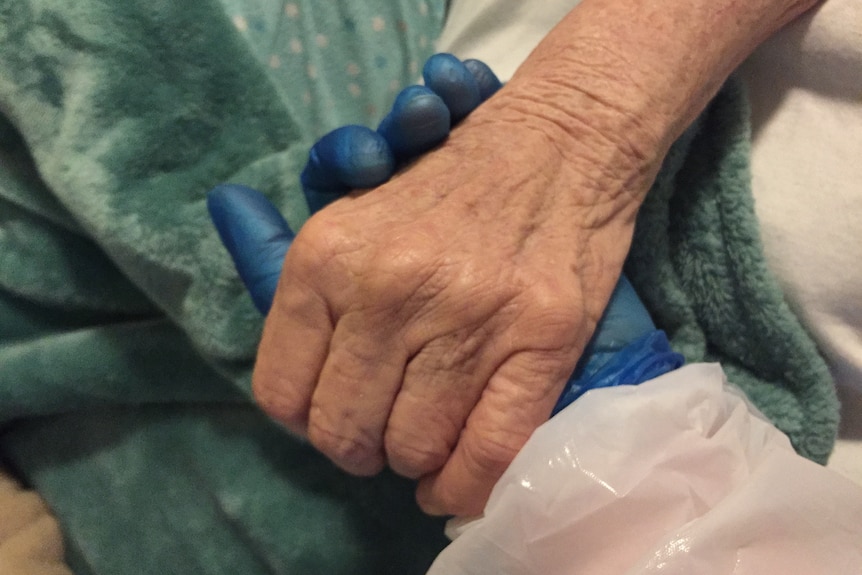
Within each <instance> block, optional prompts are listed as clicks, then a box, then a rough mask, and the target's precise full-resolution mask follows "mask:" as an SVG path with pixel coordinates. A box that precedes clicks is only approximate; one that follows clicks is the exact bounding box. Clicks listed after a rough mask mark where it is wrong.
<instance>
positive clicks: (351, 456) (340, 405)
mask: <svg viewBox="0 0 862 575" xmlns="http://www.w3.org/2000/svg"><path fill="white" fill-rule="evenodd" d="M386 315H388V314H382V317H385V316H386ZM407 357H408V355H407V352H406V350H405V349H404V347H403V345H402V344H401V342H400V341H399V340H398V338H397V337H396V336H395V335H394V332H393V330H391V329H389V324H388V323H387V322H386V321H385V320H384V319H376V318H374V317H371V316H370V315H369V314H368V313H358V312H357V313H352V314H347V315H345V316H343V317H342V318H340V320H339V322H338V325H337V326H336V328H335V333H334V334H333V336H332V342H331V345H330V349H329V356H328V358H327V360H326V363H325V364H324V366H323V369H322V371H321V374H320V381H319V383H318V385H317V389H316V390H315V392H314V396H313V398H312V403H311V409H310V418H309V425H308V437H309V440H310V441H311V443H312V444H313V445H314V446H315V447H316V448H317V449H318V450H320V451H321V452H322V453H324V454H325V455H327V456H328V457H329V458H330V459H331V460H332V461H333V462H334V463H335V464H336V465H338V466H339V467H341V468H342V469H344V470H346V471H348V472H349V473H353V474H356V475H373V474H375V473H378V472H379V471H381V470H382V469H383V467H384V465H385V463H386V461H385V457H384V453H383V431H384V429H385V426H386V421H387V419H388V418H389V411H390V409H391V407H392V404H393V401H394V399H395V395H396V394H397V393H398V388H399V386H400V384H401V378H402V377H403V375H404V365H405V364H406V362H407Z"/></svg>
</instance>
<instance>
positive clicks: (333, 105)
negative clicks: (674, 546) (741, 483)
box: [0, 0, 838, 575]
mask: <svg viewBox="0 0 862 575" xmlns="http://www.w3.org/2000/svg"><path fill="white" fill-rule="evenodd" d="M444 13H445V1H443V0H434V1H432V0H427V1H413V0H398V1H392V0H365V1H364V2H348V1H347V0H343V1H336V2H325V3H324V2H315V1H314V0H305V1H292V2H282V1H281V0H278V1H275V0H223V1H221V2H220V1H218V0H195V1H193V2H183V3H179V2H170V1H168V0H155V1H150V2H137V1H134V2H112V1H109V0H76V1H75V2H53V1H51V0H0V453H2V457H3V459H4V461H5V462H6V463H7V464H8V465H9V466H10V467H11V468H13V469H14V470H16V471H17V473H18V475H19V476H20V477H21V478H22V479H23V480H24V481H26V482H28V483H30V484H31V485H33V486H35V487H36V488H37V489H38V490H39V492H40V493H41V494H42V495H43V496H44V497H45V498H46V500H47V501H48V502H49V504H50V505H51V507H52V509H53V510H54V511H55V512H56V513H57V515H58V516H59V518H60V520H61V522H62V524H63V526H64V528H65V532H66V535H67V543H68V548H69V561H70V563H71V564H72V566H73V568H74V570H75V571H76V573H78V574H80V575H86V574H111V575H115V574H119V575H122V574H124V573H135V574H144V575H147V574H157V573H158V574H164V573H196V574H197V573H200V574H220V573H243V574H255V573H262V574H264V573H266V574H272V573H278V574H292V573H303V574H315V573H321V574H323V573H327V574H336V575H342V574H343V575H352V574H357V575H358V574H367V573H381V574H387V573H392V574H396V573H398V574H410V573H417V574H418V573H423V572H424V571H425V569H427V567H428V566H429V565H430V563H431V561H432V559H433V557H434V555H435V554H436V553H437V552H438V551H439V550H440V549H441V548H442V546H443V545H444V544H445V541H444V539H443V535H442V523H441V521H440V520H437V519H431V518H427V517H425V516H423V515H422V514H421V513H420V512H419V510H418V508H417V507H416V505H415V503H414V501H413V495H412V485H411V484H410V482H409V481H406V480H402V479H400V478H397V477H394V476H392V475H390V474H383V475H381V476H380V477H377V478H374V479H357V478H353V477H349V476H346V475H344V474H343V473H341V472H339V471H338V470H337V469H335V468H334V467H333V466H332V465H331V464H329V463H328V462H327V461H326V460H325V459H323V458H322V457H320V456H319V455H317V454H316V453H314V452H313V450H311V449H310V448H309V447H308V446H307V445H305V444H303V443H302V442H300V441H298V440H296V439H294V438H292V437H290V436H289V435H288V434H286V433H285V432H283V431H282V430H281V429H279V428H278V427H277V426H275V425H274V424H272V423H271V422H269V421H268V420H267V419H266V418H265V417H264V416H263V415H262V414H260V413H259V412H258V411H257V410H256V409H255V408H254V406H253V405H252V404H251V401H250V398H249V393H248V392H249V380H250V369H251V364H252V361H253V358H254V351H255V347H256V344H257V340H258V337H259V334H260V329H261V324H262V322H261V318H260V317H259V315H258V314H257V312H256V310H255V309H254V307H253V305H252V304H251V301H250V299H249V298H248V296H247V295H246V293H245V291H244V289H243V288H242V286H241V284H240V282H239V281H238V278H237V277H236V274H235V272H234V270H233V267H232V265H231V262H230V260H229V258H228V256H227V254H226V252H225V251H224V250H223V249H222V247H221V245H220V243H219V241H218V238H217V236H216V234H215V232H214V230H213V228H212V226H211V225H210V223H209V219H208V216H207V213H206V208H205V192H206V191H207V190H208V189H209V188H211V187H212V186H213V185H215V184H217V183H219V182H222V181H233V182H237V183H243V184H247V185H250V186H253V187H256V188H258V189H260V190H262V191H263V192H264V193H266V194H267V195H268V197H270V198H271V199H272V200H273V201H274V202H275V203H276V204H277V205H278V206H279V207H280V208H281V209H282V210H283V212H284V213H285V214H286V217H287V219H288V221H289V222H290V224H291V225H292V226H293V227H294V228H298V227H299V226H300V225H301V224H302V222H303V220H304V219H305V218H306V217H307V210H306V208H305V205H304V202H303V200H302V195H301V193H300V190H299V187H298V173H299V170H300V169H301V167H302V166H303V164H304V162H305V158H306V154H307V150H308V147H309V144H310V143H311V142H312V141H313V140H314V139H315V138H316V137H317V136H319V135H320V134H321V133H322V132H324V131H326V130H328V129H331V128H333V127H335V126H337V125H340V124H343V123H347V122H358V123H369V124H371V123H373V122H375V121H376V120H377V119H379V117H380V114H381V113H382V111H384V110H385V109H386V108H387V106H388V105H389V104H390V102H391V100H392V98H393V97H394V95H395V91H397V89H398V88H399V87H401V86H403V85H406V84H408V83H410V82H411V81H412V80H413V79H414V77H415V76H416V73H417V69H418V64H420V63H421V62H423V61H424V59H425V58H426V57H427V55H429V54H430V50H431V41H432V40H433V38H434V37H435V35H436V34H437V33H438V32H439V29H440V26H441V24H442V21H443V17H444ZM747 126H748V119H747V111H746V107H745V98H744V94H743V93H742V92H741V91H740V89H739V87H738V86H737V85H736V84H734V83H730V84H728V86H726V87H725V89H724V90H723V91H722V93H721V94H720V95H719V97H718V98H717V99H716V100H715V101H714V102H713V104H712V105H711V106H710V108H709V109H708V110H707V111H706V112H705V113H704V114H703V115H702V116H701V118H699V119H698V121H697V122H696V123H695V125H693V126H692V128H691V129H690V130H689V131H688V132H686V134H685V135H684V136H683V137H682V138H681V139H680V140H679V142H677V144H676V145H675V146H674V148H673V149H672V151H671V154H670V155H669V156H668V159H667V161H666V162H665V166H664V168H663V170H662V172H661V174H660V176H659V178H658V180H657V182H656V184H655V186H654V188H653V190H652V191H651V192H650V195H649V197H648V199H647V202H646V204H645V205H644V207H643V209H642V210H641V214H640V217H639V221H638V226H637V231H636V236H635V241H634V245H633V249H632V252H631V255H630V258H629V262H628V263H627V272H628V273H629V275H630V277H631V279H632V281H633V283H634V284H635V285H636V287H637V289H638V291H639V293H640V294H641V295H642V296H643V298H644V300H645V301H646V303H647V305H648V307H649V308H650V311H651V312H652V314H653V316H654V317H655V319H656V321H657V323H658V324H659V325H660V326H661V327H663V328H664V329H665V330H666V331H667V332H668V334H669V335H670V336H671V339H672V342H673V344H674V345H675V346H676V347H677V349H678V350H679V351H681V352H683V353H684V354H685V355H686V357H687V358H688V359H689V360H690V361H702V360H707V361H721V362H722V364H723V365H724V367H725V369H726V371H727V372H728V374H729V376H730V378H731V380H733V381H734V382H736V383H737V384H739V385H740V386H741V387H742V388H743V389H744V390H745V392H746V393H747V394H748V395H749V397H750V398H751V399H752V400H753V401H754V402H755V404H756V405H757V406H758V407H759V408H760V409H761V410H762V411H763V412H764V413H765V414H766V415H767V416H769V417H770V418H772V420H773V421H774V422H775V423H776V425H778V427H779V428H781V429H782V430H783V431H785V432H786V433H787V434H788V435H789V436H790V438H791V440H792V441H793V444H794V446H795V447H796V449H797V450H798V451H799V452H800V453H802V454H803V455H805V456H807V457H809V458H811V459H813V460H815V461H820V462H824V461H825V459H826V457H827V456H828V454H829V452H830V450H831V446H832V443H833V441H834V437H835V433H836V429H837V422H838V408H837V402H836V399H835V395H834V391H833V389H832V384H831V381H830V378H829V374H828V370H827V369H826V367H825V365H824V363H823V361H822V360H821V359H820V357H819V356H818V354H817V350H816V348H815V346H814V344H813V343H812V342H811V340H810V338H809V337H808V336H807V335H806V333H805V332H804V330H803V329H802V327H801V326H800V324H799V323H798V321H797V320H796V318H795V317H794V316H793V314H792V313H791V312H790V310H789V309H788V307H787V306H786V305H785V304H784V302H783V299H782V297H781V294H780V291H779V290H778V288H777V287H776V284H775V282H774V281H773V279H772V278H771V276H770V275H769V272H768V270H767V269H766V267H765V264H764V261H763V257H762V253H761V248H760V244H759V240H758V236H757V225H756V221H755V219H754V213H753V209H752V199H751V194H750V189H749V174H748V163H747V158H748V131H747V130H748V127H747ZM289 352H290V350H286V353H289Z"/></svg>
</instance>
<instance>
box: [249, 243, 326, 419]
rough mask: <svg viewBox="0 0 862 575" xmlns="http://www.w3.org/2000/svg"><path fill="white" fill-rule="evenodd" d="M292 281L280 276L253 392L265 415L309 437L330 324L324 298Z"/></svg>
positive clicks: (305, 285)
mask: <svg viewBox="0 0 862 575" xmlns="http://www.w3.org/2000/svg"><path fill="white" fill-rule="evenodd" d="M292 255H294V254H292V253H291V254H288V258H290V257H291V256H292ZM285 269H288V270H289V269H290V268H289V267H286V268H285ZM294 280H295V276H294V275H293V274H289V273H286V274H285V275H284V276H282V278H281V283H280V285H279V288H278V289H279V291H278V294H277V297H276V299H275V300H274V301H273V306H272V308H271V310H270V313H269V315H268V316H267V319H266V323H265V324H264V330H263V336H262V338H261V342H260V346H259V347H258V353H257V361H256V362H255V366H254V373H253V376H252V391H253V393H254V396H255V399H256V401H257V403H258V405H260V407H261V409H263V411H264V412H266V413H267V414H268V415H269V416H270V417H272V418H273V419H275V420H276V421H278V422H280V423H282V424H283V425H284V426H285V427H287V428H288V429H290V430H291V431H293V432H294V433H296V434H298V435H301V436H306V435H307V428H308V413H309V409H310V406H311V397H312V394H313V392H314V388H315V385H316V382H317V379H318V376H319V374H320V371H321V369H322V367H323V364H324V361H325V359H326V354H327V349H328V347H329V339H330V337H331V336H332V324H331V321H330V317H329V315H330V314H329V308H328V306H327V305H326V303H325V302H324V301H323V300H322V299H321V298H320V296H319V295H318V294H317V293H316V292H315V291H314V290H313V289H312V288H311V287H308V284H307V283H305V282H297V281H294Z"/></svg>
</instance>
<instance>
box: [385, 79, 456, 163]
mask: <svg viewBox="0 0 862 575" xmlns="http://www.w3.org/2000/svg"><path fill="white" fill-rule="evenodd" d="M450 118H451V116H450V113H449V108H448V107H447V106H446V103H445V102H444V101H443V100H442V98H440V97H439V96H438V95H437V94H435V93H434V92H433V91H432V90H431V89H430V88H428V87H425V86H409V87H407V88H405V89H404V90H402V91H401V92H400V93H399V94H398V96H397V97H396V98H395V103H394V104H393V105H392V111H391V112H389V114H387V116H386V117H385V118H384V119H383V121H382V122H381V123H380V126H379V127H378V128H377V132H378V133H379V134H380V135H381V136H382V137H383V138H384V139H385V140H386V142H387V143H388V145H389V148H390V149H391V150H392V153H393V155H394V156H395V159H396V160H397V161H399V162H405V161H408V160H412V159H413V158H415V157H416V156H419V155H421V154H423V153H425V152H428V151H430V150H431V149H432V148H434V147H435V146H437V145H438V144H440V142H442V141H443V140H445V139H446V137H447V136H448V135H449V124H450Z"/></svg>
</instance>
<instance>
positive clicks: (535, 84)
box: [507, 0, 816, 163]
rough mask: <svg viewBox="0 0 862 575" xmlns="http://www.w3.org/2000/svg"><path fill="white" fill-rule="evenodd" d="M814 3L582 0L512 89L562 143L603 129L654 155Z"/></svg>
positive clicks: (620, 143) (645, 157)
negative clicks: (770, 38)
mask: <svg viewBox="0 0 862 575" xmlns="http://www.w3.org/2000/svg"><path fill="white" fill-rule="evenodd" d="M815 3H816V0H670V1H667V0H661V1H658V0H583V2H582V3H581V4H579V5H578V6H577V7H576V8H575V9H574V10H572V12H571V13H570V14H569V15H568V16H567V17H566V18H565V19H564V20H563V21H562V22H561V23H560V24H559V25H558V26H557V27H556V28H555V29H554V30H553V31H552V32H551V33H550V34H549V35H548V36H547V37H546V38H545V39H544V40H543V42H542V43H541V44H540V45H539V46H538V47H537V48H536V50H535V51H534V52H533V53H532V54H531V56H530V57H529V58H528V59H527V61H526V62H525V63H524V64H523V65H522V66H521V68H519V70H518V72H517V73H516V74H515V76H514V77H513V79H512V81H511V82H510V83H509V85H508V86H507V90H509V91H510V93H509V95H510V96H513V99H515V97H516V96H517V95H518V94H527V95H528V97H527V100H528V103H529V105H528V106H527V109H524V110H521V112H526V113H528V114H534V115H537V114H541V115H542V116H544V117H546V118H550V119H552V120H553V123H555V124H556V125H557V126H558V127H559V130H555V131H556V133H558V134H559V135H560V136H561V138H560V143H561V144H562V145H566V143H567V142H572V143H574V142H576V141H578V140H579V139H581V138H584V137H586V138H588V139H595V138H596V137H597V136H600V135H603V136H606V137H608V138H612V139H615V140H616V141H615V145H616V146H617V147H618V148H620V149H621V150H629V152H630V153H629V156H631V157H633V158H635V159H638V158H640V159H641V162H642V163H651V162H653V161H654V156H655V155H656V154H658V155H659V156H663V155H664V153H666V151H667V149H668V148H669V146H670V145H671V143H672V142H673V141H674V140H675V139H676V138H678V137H679V136H680V134H681V133H682V132H683V130H685V128H686V127H687V126H688V125H689V124H690V123H691V122H692V121H693V120H694V118H695V117H696V116H697V115H698V114H699V113H700V112H701V111H702V110H703V108H704V107H705V106H706V105H707V103H708V102H709V100H710V99H711V98H712V97H713V96H714V94H715V93H716V92H717V90H718V89H719V87H720V86H721V84H722V83H723V82H724V81H725V79H726V78H727V76H728V75H729V74H730V73H731V72H732V70H733V69H734V68H735V67H736V66H737V65H739V64H740V63H741V62H742V60H743V59H744V58H745V57H747V56H748V54H750V52H751V51H752V50H753V49H754V48H755V47H756V46H757V45H758V44H759V43H760V42H761V41H762V40H764V39H765V38H767V37H768V36H769V35H771V34H772V33H773V32H775V31H776V30H777V29H779V28H780V27H781V26H783V25H784V24H785V23H787V22H788V21H790V20H792V19H793V18H795V17H796V16H797V15H799V14H800V13H802V12H804V11H805V10H807V9H808V8H810V7H811V6H812V5H814V4H815ZM591 132H592V135H591ZM567 135H568V138H567V137H566V136H567Z"/></svg>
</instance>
